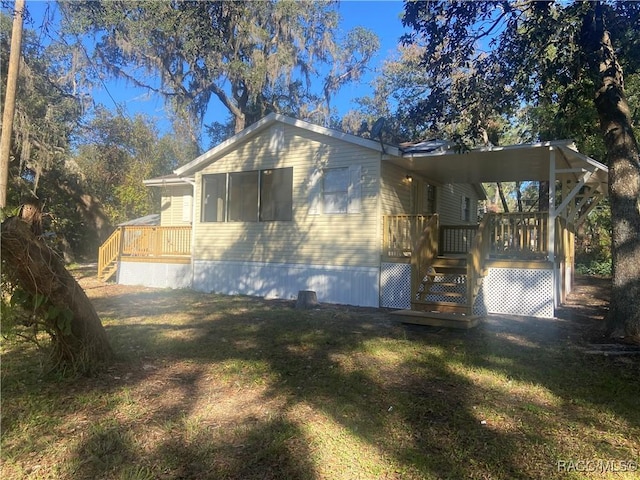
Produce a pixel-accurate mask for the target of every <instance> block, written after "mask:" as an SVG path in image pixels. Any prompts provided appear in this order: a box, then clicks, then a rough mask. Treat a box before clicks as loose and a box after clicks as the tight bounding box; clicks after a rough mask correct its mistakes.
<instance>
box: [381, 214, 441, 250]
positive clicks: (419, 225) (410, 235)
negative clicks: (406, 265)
mask: <svg viewBox="0 0 640 480" xmlns="http://www.w3.org/2000/svg"><path fill="white" fill-rule="evenodd" d="M431 217H432V216H431V215H384V216H383V226H382V249H383V250H382V251H383V255H384V256H386V257H389V258H406V257H409V256H411V252H412V251H413V247H414V244H415V241H416V238H418V236H419V235H420V234H421V233H422V232H423V230H424V228H425V226H426V225H427V223H428V222H429V220H430V219H431Z"/></svg>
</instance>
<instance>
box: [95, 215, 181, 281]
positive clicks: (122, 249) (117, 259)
mask: <svg viewBox="0 0 640 480" xmlns="http://www.w3.org/2000/svg"><path fill="white" fill-rule="evenodd" d="M123 261H124V262H145V263H164V264H190V263H191V226H184V227H162V226H138V225H135V226H120V227H118V228H116V230H115V231H114V232H113V233H112V234H111V236H110V237H109V238H108V239H107V240H106V241H105V242H104V243H103V244H102V246H100V249H99V251H98V278H100V279H101V280H102V281H107V280H109V279H110V278H111V277H113V276H114V275H115V274H116V273H117V271H118V267H119V265H120V263H121V262H123Z"/></svg>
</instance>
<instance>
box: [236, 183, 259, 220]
mask: <svg viewBox="0 0 640 480" xmlns="http://www.w3.org/2000/svg"><path fill="white" fill-rule="evenodd" d="M229 221H230V222H257V221H258V172H257V171H255V172H237V173H230V174H229Z"/></svg>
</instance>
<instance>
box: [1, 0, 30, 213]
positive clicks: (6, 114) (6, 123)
mask: <svg viewBox="0 0 640 480" xmlns="http://www.w3.org/2000/svg"><path fill="white" fill-rule="evenodd" d="M14 15H15V18H14V20H13V28H12V33H11V48H10V49H9V52H10V53H9V68H8V69H7V70H8V73H7V81H6V84H5V97H4V104H3V105H4V108H3V111H2V138H1V139H0V208H4V207H6V205H7V184H8V182H9V155H10V152H9V150H10V145H11V135H12V133H13V115H14V112H15V104H16V90H17V83H18V69H19V67H20V51H21V49H22V19H23V17H24V0H18V1H17V2H16V6H15V10H14Z"/></svg>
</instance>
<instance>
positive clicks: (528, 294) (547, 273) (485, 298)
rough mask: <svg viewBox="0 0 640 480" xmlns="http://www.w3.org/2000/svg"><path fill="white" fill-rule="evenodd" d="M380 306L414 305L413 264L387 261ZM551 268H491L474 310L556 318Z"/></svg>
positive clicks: (398, 306) (402, 306) (382, 272)
mask: <svg viewBox="0 0 640 480" xmlns="http://www.w3.org/2000/svg"><path fill="white" fill-rule="evenodd" d="M380 273H381V274H380V306H381V307H385V308H402V309H405V308H411V265H408V264H405V263H383V264H382V266H381V272H380ZM553 303H554V302H553V272H552V270H551V269H526V268H495V267H491V268H489V273H488V275H487V276H486V277H485V278H484V281H483V283H482V287H481V289H480V292H479V294H478V297H477V298H476V301H475V304H474V313H476V314H479V315H484V314H487V313H502V314H509V315H524V316H532V317H545V318H552V317H553V316H554V308H553Z"/></svg>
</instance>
